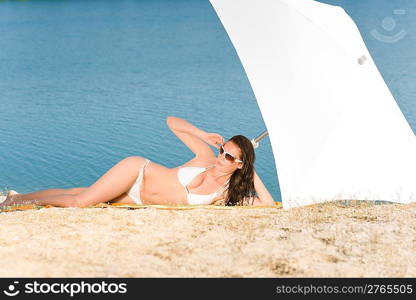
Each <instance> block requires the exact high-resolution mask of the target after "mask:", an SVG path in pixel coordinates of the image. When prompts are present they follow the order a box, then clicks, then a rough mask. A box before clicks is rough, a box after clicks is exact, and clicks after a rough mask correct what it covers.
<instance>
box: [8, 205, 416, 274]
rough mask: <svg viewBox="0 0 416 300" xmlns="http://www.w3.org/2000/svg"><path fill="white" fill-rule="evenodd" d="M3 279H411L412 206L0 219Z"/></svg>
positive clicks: (53, 212)
mask: <svg viewBox="0 0 416 300" xmlns="http://www.w3.org/2000/svg"><path fill="white" fill-rule="evenodd" d="M0 224H1V227H0V247H1V254H2V257H3V259H2V267H1V268H0V276H1V277H415V276H416V255H415V253H416V204H408V205H399V204H394V205H393V204H382V205H375V204H367V203H365V202H364V203H363V202H361V203H360V202H356V203H354V202H351V203H348V205H344V204H342V203H339V202H338V203H327V204H318V205H314V206H311V207H304V208H296V209H290V210H283V209H278V208H250V209H241V208H233V209H206V208H196V209H191V210H162V209H157V208H153V207H152V208H142V209H126V208H113V207H109V208H55V207H52V208H42V209H38V210H26V211H13V212H2V213H0Z"/></svg>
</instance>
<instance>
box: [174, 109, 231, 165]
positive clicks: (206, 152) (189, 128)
mask: <svg viewBox="0 0 416 300" xmlns="http://www.w3.org/2000/svg"><path fill="white" fill-rule="evenodd" d="M166 124H167V125H168V127H169V129H170V130H171V131H172V132H173V133H174V134H175V135H176V136H177V137H178V138H179V139H180V140H181V141H182V142H183V143H184V144H185V145H186V146H187V147H188V148H189V149H190V150H191V151H192V152H193V153H194V154H195V155H196V156H197V157H208V158H215V154H214V152H213V151H212V149H211V148H210V147H209V146H208V144H209V145H211V146H214V147H216V148H218V146H217V145H216V144H217V143H222V142H223V141H224V139H223V138H222V136H220V135H219V134H216V133H207V132H205V131H203V130H201V129H199V128H197V127H196V126H194V125H192V124H191V123H190V122H188V121H186V120H184V119H181V118H178V117H173V116H170V117H167V118H166Z"/></svg>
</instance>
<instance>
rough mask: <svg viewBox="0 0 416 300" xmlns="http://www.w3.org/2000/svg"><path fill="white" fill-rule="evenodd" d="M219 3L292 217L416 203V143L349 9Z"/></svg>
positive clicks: (301, 0)
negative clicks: (344, 204) (302, 210)
mask: <svg viewBox="0 0 416 300" xmlns="http://www.w3.org/2000/svg"><path fill="white" fill-rule="evenodd" d="M210 1H211V4H212V5H213V7H214V9H215V11H216V12H217V14H218V16H219V18H220V20H221V21H222V24H223V25H224V27H225V30H226V31H227V33H228V35H229V37H230V39H231V41H232V43H233V45H234V47H235V49H236V51H237V54H238V56H239V58H240V60H241V62H242V65H243V67H244V69H245V71H246V73H247V76H248V79H249V82H250V84H251V86H252V89H253V91H254V94H255V97H256V99H257V102H258V105H259V108H260V111H261V113H262V116H263V119H264V122H265V124H266V127H267V130H268V133H269V137H270V141H271V145H272V149H273V154H274V157H275V160H276V170H277V173H278V178H279V183H280V190H281V195H282V201H283V207H284V208H289V207H295V206H301V205H308V204H312V203H317V202H323V201H330V200H344V199H345V200H352V199H356V200H384V201H393V202H400V203H408V202H412V201H416V137H415V135H414V133H413V131H412V129H411V127H410V126H409V124H408V122H407V121H406V119H405V117H404V116H403V114H402V112H401V110H400V108H399V107H398V105H397V103H396V101H395V100H394V98H393V96H392V94H391V93H390V91H389V89H388V87H387V85H386V84H385V82H384V81H383V78H382V77H381V75H380V73H379V71H378V70H377V67H376V65H375V64H374V61H373V60H372V58H371V55H370V54H369V52H368V50H367V48H366V46H365V44H364V41H363V39H362V38H361V35H360V33H359V31H358V29H357V27H356V25H355V24H354V22H353V21H352V19H351V18H350V17H349V16H348V15H347V14H346V12H345V11H344V10H343V9H342V8H341V7H338V6H332V5H328V4H323V3H320V2H316V1H313V0H255V1H254V0H238V1H236V0H210Z"/></svg>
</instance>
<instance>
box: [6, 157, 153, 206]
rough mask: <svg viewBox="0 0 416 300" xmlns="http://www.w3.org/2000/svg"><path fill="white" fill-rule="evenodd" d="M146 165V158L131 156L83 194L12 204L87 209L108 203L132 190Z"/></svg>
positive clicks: (62, 195)
mask: <svg viewBox="0 0 416 300" xmlns="http://www.w3.org/2000/svg"><path fill="white" fill-rule="evenodd" d="M144 163H145V159H144V158H142V157H139V156H130V157H127V158H125V159H123V160H121V161H120V162H118V163H117V164H116V165H115V166H113V167H112V168H111V169H110V170H108V171H107V172H106V173H105V174H104V175H103V176H101V177H100V178H99V179H98V180H97V181H96V182H95V183H94V184H93V185H91V186H90V187H88V188H87V189H85V190H84V191H82V192H81V193H77V194H70V193H68V192H65V193H63V194H59V195H56V194H55V195H51V196H45V197H39V198H36V199H31V200H26V201H25V200H17V199H16V201H13V203H12V204H14V203H16V204H19V203H35V204H39V205H53V206H60V207H87V206H90V205H95V204H98V203H101V202H108V201H111V200H113V199H115V198H117V197H119V196H121V195H122V194H123V193H126V192H127V191H128V190H129V189H130V187H131V186H132V185H133V183H134V182H135V180H136V178H137V176H138V174H139V169H140V168H141V167H142V166H143V165H144Z"/></svg>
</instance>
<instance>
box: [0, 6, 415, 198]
mask: <svg viewBox="0 0 416 300" xmlns="http://www.w3.org/2000/svg"><path fill="white" fill-rule="evenodd" d="M326 2H328V3H331V2H332V3H333V4H341V5H342V6H343V7H344V8H345V9H346V10H347V11H348V12H349V13H350V15H351V16H352V17H353V19H354V20H355V21H356V22H357V24H358V26H359V29H360V31H361V32H362V34H363V37H364V39H365V41H366V43H367V46H368V48H369V50H370V52H372V54H373V58H374V60H375V61H376V63H377V65H378V67H379V69H380V71H381V73H382V75H383V77H384V79H385V80H386V82H387V84H388V85H389V87H390V89H391V90H392V92H393V94H394V96H395V98H396V100H397V102H398V104H399V106H400V107H401V109H402V110H403V113H404V115H405V116H406V118H407V120H408V121H409V123H410V124H411V126H412V128H413V130H414V131H416V101H415V98H416V85H414V82H415V79H416V66H415V64H416V54H415V53H416V51H415V44H416V43H415V34H416V26H415V25H416V24H415V12H416V10H415V2H414V1H404V0H403V1H394V4H392V3H391V2H392V1H389V0H371V1H370V0H368V1H365V0H361V1H339V0H337V1H335V0H334V1H326ZM394 9H405V10H406V13H405V14H404V15H394V14H393V13H392V11H393V10H394ZM389 16H393V17H394V20H395V21H396V27H395V28H394V29H392V28H391V26H390V27H388V28H389V30H385V29H384V28H383V27H382V25H383V24H386V22H384V23H382V21H383V20H384V18H386V17H389ZM390 25H391V22H390ZM372 29H378V30H379V31H380V32H383V33H385V34H390V35H393V34H394V33H396V32H399V31H400V30H401V29H404V30H405V31H406V33H407V34H406V36H405V37H404V38H402V39H401V40H400V41H397V42H396V43H390V44H389V43H385V42H381V41H379V40H377V39H375V38H374V37H373V36H372V35H371V33H370V31H371V30H372ZM169 115H173V116H178V117H182V118H185V119H187V120H189V121H190V122H192V123H193V124H195V125H196V126H198V127H200V128H202V129H203V130H205V131H208V132H218V133H220V134H222V135H223V136H224V137H225V138H229V137H231V136H233V135H235V134H243V135H246V136H248V137H250V138H252V137H255V136H256V135H257V134H259V133H261V132H262V131H263V130H264V129H265V125H264V122H263V120H262V116H261V114H260V111H259V108H258V106H257V103H256V101H255V97H254V95H253V92H252V90H251V87H250V85H249V83H248V80H247V77H246V75H245V73H244V70H243V68H242V66H241V64H240V62H239V60H238V57H237V55H236V53H235V50H234V48H233V47H232V45H231V43H230V41H229V39H228V36H227V35H226V33H225V31H224V29H223V27H222V25H221V23H220V22H219V20H218V18H217V16H216V14H215V12H214V10H213V9H212V7H211V6H210V4H209V2H208V1H207V0H177V1H170V0H157V1H156V0H152V1H144V0H143V1H134V0H124V1H122V0H118V1H117V0H94V1H93V0H71V1H69V0H67V1H65V0H61V1H59V0H32V1H0V189H1V188H12V189H15V190H17V191H19V192H22V193H26V192H30V191H34V190H39V189H47V188H55V187H62V188H69V187H78V186H88V185H91V184H92V183H94V182H95V181H96V180H97V179H98V178H99V176H101V175H103V174H104V173H105V172H106V171H107V170H108V169H109V168H111V167H112V166H113V165H114V164H115V163H117V162H118V161H119V160H121V159H122V158H124V157H126V156H131V155H140V156H144V157H147V158H149V159H151V160H152V161H156V162H158V163H161V164H164V165H166V166H168V167H175V166H177V165H179V164H182V163H184V162H185V161H187V160H189V159H191V158H192V153H191V151H189V150H188V149H187V148H186V147H185V146H184V145H183V144H182V143H181V142H180V141H179V140H178V139H177V138H176V137H175V136H174V135H173V134H172V133H171V132H170V131H169V129H168V128H167V126H166V123H165V120H166V117H167V116H169ZM256 153H257V161H256V169H257V172H258V173H259V175H260V177H261V178H262V179H263V181H264V183H265V184H266V186H267V187H268V188H269V190H270V192H271V193H272V195H273V197H274V198H275V200H278V201H280V192H279V188H278V177H277V173H276V169H275V167H274V158H273V155H272V152H271V146H270V142H269V139H268V138H265V139H264V140H263V141H262V143H261V146H260V147H259V148H258V150H257V152H256Z"/></svg>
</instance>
